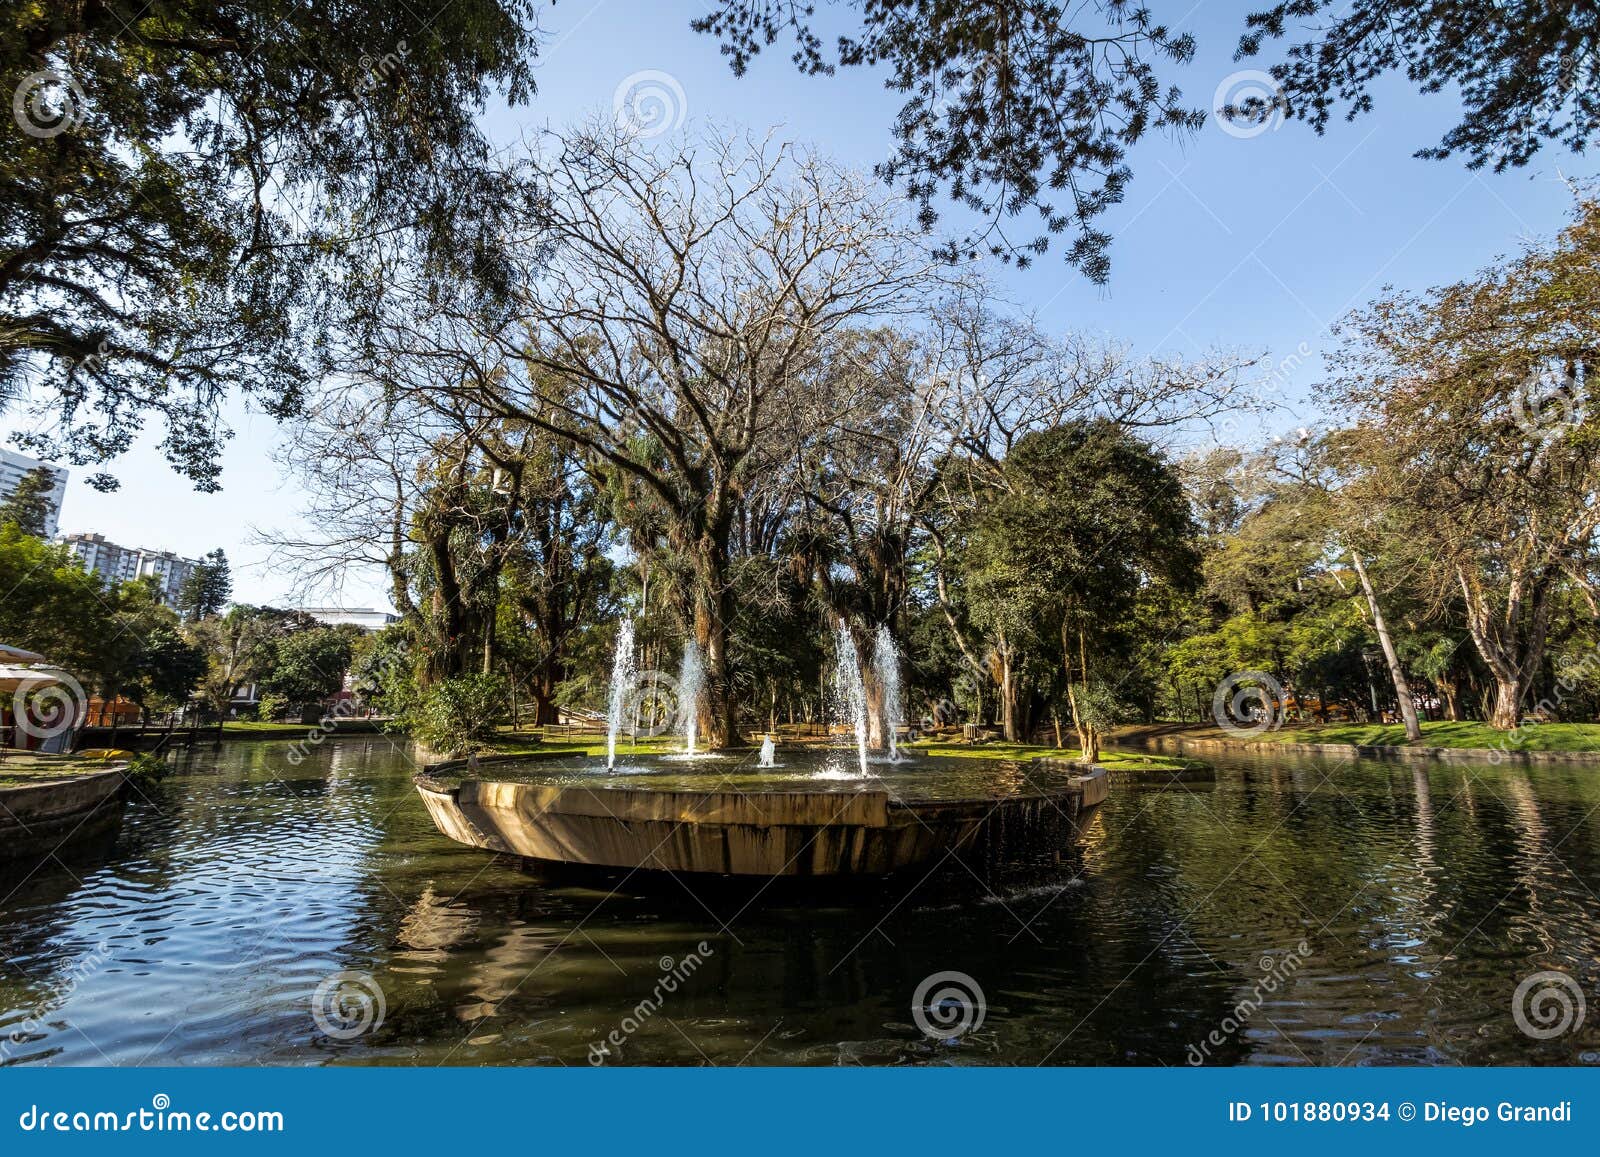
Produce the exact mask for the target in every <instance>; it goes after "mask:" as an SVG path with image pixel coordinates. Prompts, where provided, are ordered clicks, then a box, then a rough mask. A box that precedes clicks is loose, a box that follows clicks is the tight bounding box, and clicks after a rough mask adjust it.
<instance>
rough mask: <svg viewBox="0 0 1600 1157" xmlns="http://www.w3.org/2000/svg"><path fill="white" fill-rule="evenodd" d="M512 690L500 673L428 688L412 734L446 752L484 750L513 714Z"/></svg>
mask: <svg viewBox="0 0 1600 1157" xmlns="http://www.w3.org/2000/svg"><path fill="white" fill-rule="evenodd" d="M510 709H511V691H510V687H509V686H508V684H507V683H506V681H505V680H504V679H503V678H501V677H500V676H498V675H461V676H458V677H457V678H454V679H444V680H441V681H440V682H438V683H435V684H433V685H432V686H430V687H428V688H427V690H425V691H424V692H423V693H422V695H421V697H420V699H419V701H418V703H417V706H416V708H415V709H414V710H413V712H412V713H411V715H410V716H409V718H408V720H407V723H408V724H409V730H410V732H411V734H412V735H413V736H414V737H415V738H416V739H418V740H419V741H421V742H422V743H423V744H424V745H426V746H427V747H429V748H431V749H433V750H434V751H437V752H439V753H441V754H443V755H464V754H466V753H468V752H471V751H481V750H483V749H484V748H486V747H487V746H489V744H490V743H492V742H493V740H494V735H495V729H496V728H498V727H499V726H500V725H501V724H503V723H504V722H505V721H506V720H507V718H509V716H510Z"/></svg>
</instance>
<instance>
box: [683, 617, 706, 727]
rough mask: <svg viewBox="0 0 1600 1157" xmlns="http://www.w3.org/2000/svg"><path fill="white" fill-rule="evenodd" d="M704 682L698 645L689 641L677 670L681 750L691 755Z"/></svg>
mask: <svg viewBox="0 0 1600 1157" xmlns="http://www.w3.org/2000/svg"><path fill="white" fill-rule="evenodd" d="M705 682H706V668H705V663H704V662H703V661H702V660H701V658H700V645H699V644H698V643H696V642H695V641H694V640H693V639H690V640H689V642H688V643H687V644H685V645H684V648H683V664H682V665H681V666H680V667H679V668H678V710H679V711H681V712H682V713H683V750H684V753H685V754H686V755H693V754H694V753H695V751H694V745H695V739H696V737H697V734H698V732H699V730H700V692H701V689H702V688H704V686H705Z"/></svg>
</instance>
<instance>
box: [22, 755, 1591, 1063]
mask: <svg viewBox="0 0 1600 1157" xmlns="http://www.w3.org/2000/svg"><path fill="white" fill-rule="evenodd" d="M287 751H288V748H287V747H286V746H285V745H282V744H270V743H259V744H235V745H231V746H229V747H226V748H224V749H223V750H222V751H221V752H220V753H213V752H210V751H203V752H201V753H199V754H198V755H197V756H195V757H194V759H193V760H192V761H187V762H186V763H185V765H184V766H183V768H182V770H181V771H180V773H179V774H177V775H175V776H174V777H173V778H171V779H170V780H168V781H167V782H166V783H164V784H163V785H161V787H160V788H158V789H156V790H155V791H154V792H153V793H152V794H151V798H150V799H149V800H148V801H136V802H135V803H134V804H133V805H132V806H131V807H130V809H129V812H128V815H127V817H126V820H125V821H124V823H123V825H122V828H121V830H120V831H119V832H117V833H115V835H114V836H113V837H112V838H111V839H110V840H109V841H107V842H106V844H105V846H102V847H86V848H83V849H80V850H78V851H76V852H75V853H74V854H72V855H63V857H62V858H61V861H59V862H58V861H55V860H52V861H49V862H47V863H45V864H44V865H40V866H36V865H31V864H29V865H23V866H21V867H17V868H13V869H10V870H7V871H6V872H4V873H0V896H3V897H4V899H3V900H0V952H3V953H4V956H5V959H6V964H5V967H4V971H3V972H0V1010H6V1011H4V1012H3V1013H0V1060H3V1061H4V1062H5V1063H14V1064H18V1063H20V1064H41V1063H56V1064H68V1063H70V1064H105V1063H115V1064H139V1063H148V1064H228V1063H265V1064H300V1063H314V1064H315V1063H327V1062H339V1063H403V1064H437V1063H449V1064H484V1063H488V1064H506V1063H561V1062H564V1063H567V1064H584V1063H587V1062H588V1060H589V1049H590V1045H591V1044H592V1043H593V1042H595V1041H597V1040H599V1039H602V1038H604V1037H605V1036H606V1035H607V1034H608V1033H610V1032H612V1031H613V1030H614V1029H617V1028H618V1026H619V1025H620V1024H622V1023H623V1022H624V1021H625V1020H627V1019H628V1018H630V1016H632V1017H633V1023H634V1024H635V1027H634V1028H633V1029H632V1030H630V1031H629V1032H628V1033H627V1034H626V1041H625V1043H624V1044H623V1045H622V1046H621V1047H620V1048H619V1049H618V1048H614V1049H613V1050H612V1052H611V1055H610V1057H609V1060H610V1061H611V1062H612V1063H617V1062H621V1063H669V1064H703V1063H706V1062H708V1061H709V1062H713V1063H717V1064H734V1063H738V1062H740V1061H745V1062H747V1063H752V1064H754V1063H762V1064H836V1063H868V1064H878V1063H908V1062H910V1063H917V1062H930V1061H931V1062H940V1063H951V1062H953V1063H974V1064H1035V1063H1038V1062H1040V1061H1042V1060H1043V1061H1047V1062H1048V1063H1051V1064H1169V1065H1179V1064H1184V1063H1185V1062H1186V1059H1187V1058H1188V1057H1189V1056H1190V1055H1191V1054H1190V1051H1189V1046H1190V1045H1192V1044H1197V1043H1199V1042H1202V1041H1204V1040H1205V1039H1206V1037H1207V1036H1208V1034H1210V1033H1211V1032H1212V1031H1213V1030H1216V1029H1218V1027H1219V1026H1220V1025H1222V1024H1223V1023H1224V1022H1225V1021H1226V1020H1228V1019H1229V1017H1230V1013H1231V1012H1232V1011H1233V1010H1234V1009H1235V1008H1236V1006H1237V1005H1238V1004H1239V1002H1240V1001H1241V1000H1243V999H1245V998H1246V997H1249V996H1251V994H1252V993H1254V992H1256V991H1257V990H1258V989H1259V987H1260V984H1261V981H1262V979H1263V977H1264V975H1266V971H1272V970H1273V969H1278V970H1279V971H1278V975H1284V976H1285V979H1284V981H1283V983H1281V984H1278V985H1276V986H1275V991H1273V992H1270V993H1267V994H1265V999H1264V1000H1263V1002H1262V1004H1261V1006H1260V1008H1259V1010H1257V1011H1255V1012H1254V1013H1253V1015H1250V1016H1247V1017H1245V1018H1242V1023H1239V1024H1238V1025H1237V1027H1235V1028H1232V1029H1230V1030H1228V1031H1226V1032H1224V1033H1223V1034H1222V1036H1223V1043H1222V1044H1221V1045H1218V1046H1213V1047H1211V1048H1210V1049H1209V1050H1208V1052H1209V1055H1210V1057H1211V1059H1212V1060H1213V1061H1215V1062H1220V1063H1235V1062H1254V1063H1267V1064H1306V1063H1308V1062H1309V1063H1315V1064H1338V1063H1346V1062H1352V1063H1353V1062H1393V1063H1437V1062H1443V1063H1455V1062H1464V1063H1474V1064H1493V1063H1553V1064H1579V1063H1586V1062H1588V1061H1590V1060H1593V1059H1594V1058H1595V1057H1596V1055H1597V1054H1600V1024H1597V1022H1600V1017H1590V1018H1589V1019H1588V1020H1587V1021H1586V1022H1585V1024H1584V1025H1583V1026H1582V1027H1581V1028H1579V1029H1577V1030H1576V1031H1573V1032H1569V1033H1566V1034H1564V1035H1562V1036H1559V1037H1556V1038H1554V1039H1551V1040H1546V1041H1538V1040H1534V1039H1531V1038H1529V1037H1528V1036H1525V1035H1524V1034H1522V1033H1521V1032H1519V1031H1518V1030H1517V1028H1516V1025H1515V1023H1514V1022H1513V1019H1512V1016H1511V1005H1512V996H1513V992H1514V991H1515V989H1516V987H1517V984H1518V982H1519V981H1520V980H1521V979H1522V978H1523V977H1525V976H1527V975H1528V974H1530V973H1532V972H1535V971H1539V970H1541V969H1560V970H1562V971H1565V972H1567V973H1569V974H1570V975H1572V976H1573V977H1575V978H1577V979H1578V980H1579V981H1580V982H1581V983H1582V985H1583V987H1584V989H1585V991H1586V993H1587V994H1588V996H1589V1000H1590V1004H1591V1006H1593V1004H1594V1001H1595V998H1596V988H1595V986H1596V982H1597V980H1600V963H1597V962H1600V926H1597V920H1596V916H1597V910H1600V901H1597V900H1596V893H1600V818H1597V814H1600V813H1597V810H1596V809H1597V808H1600V771H1595V770H1584V769H1577V768H1553V769H1517V768H1498V769H1495V768H1486V767H1484V768H1478V767H1460V766H1443V765H1441V766H1436V767H1427V768H1412V767H1408V766H1403V765H1389V764H1371V763H1362V764H1359V765H1342V766H1335V765H1331V764H1330V765H1323V764H1319V763H1316V762H1314V761H1308V760H1278V761H1272V762H1267V761H1260V760H1243V759H1241V760H1232V761H1228V762H1226V763H1225V765H1224V766H1223V768H1222V772H1221V775H1220V777H1219V781H1218V782H1217V783H1216V784H1215V785H1211V784H1185V785H1182V786H1181V787H1178V788H1174V789H1169V790H1163V791H1155V790H1148V789H1132V788H1123V789H1117V790H1114V791H1113V794H1112V797H1111V799H1110V800H1108V801H1107V803H1106V804H1105V805H1104V806H1103V807H1101V808H1100V809H1099V812H1098V814H1097V815H1095V817H1094V818H1093V819H1092V821H1091V822H1090V824H1089V826H1088V828H1087V830H1086V832H1085V833H1084V839H1083V842H1082V846H1081V848H1080V849H1079V850H1078V851H1077V852H1076V853H1074V854H1070V855H1068V856H1066V857H1064V858H1063V861H1062V862H1061V864H1059V865H1041V866H1037V867H1034V868H1031V869H1029V870H1027V871H1025V872H1019V873H1017V874H1016V875H1015V876H1014V877H1009V878H1007V879H1004V880H1001V881H999V882H998V883H997V885H996V887H995V889H994V890H990V889H989V888H987V887H986V886H985V885H983V884H982V883H980V882H978V881H976V880H972V879H970V878H967V879H952V878H949V875H948V874H946V876H944V877H941V878H939V879H936V880H934V881H930V882H928V883H926V884H919V883H918V882H917V881H909V882H907V883H906V884H903V885H901V886H899V887H887V888H866V887H857V888H855V889H854V890H850V891H845V892H839V891H835V892H831V893H824V894H813V895H803V894H799V893H792V892H780V891H769V892H767V893H764V894H762V895H760V896H759V897H753V896H752V891H753V889H750V888H743V889H741V888H720V887H703V886H700V885H698V884H695V883H692V882H688V881H674V880H671V879H668V880H665V881H658V882H656V883H655V885H654V886H652V887H649V888H646V889H644V890H642V891H641V890H637V889H635V888H634V887H633V886H632V885H633V884H634V883H637V881H633V882H630V885H629V886H628V888H627V889H626V890H624V891H622V892H619V893H616V894H611V893H610V892H608V891H607V888H606V886H605V882H604V881H600V880H596V879H594V878H592V877H583V878H577V879H574V878H568V877H558V878H544V879H535V878H532V877H529V876H527V875H524V874H523V873H521V872H519V871H517V870H514V869H513V868H512V867H511V866H509V865H507V864H505V863H503V862H500V861H497V860H495V859H494V858H493V857H490V856H487V855H485V854H483V853H481V852H477V851H474V850H473V849H469V848H465V847H460V846H458V845H455V844H453V843H451V842H449V841H447V840H445V839H444V838H442V837H441V836H439V835H438V834H437V833H436V832H435V831H434V829H433V827H432V825H431V824H430V823H429V822H428V819H427V817H426V815H425V814H424V812H423V809H422V807H421V805H420V803H419V801H418V800H417V798H416V796H415V794H414V792H413V790H412V787H411V784H410V776H411V774H412V772H413V770H414V769H413V766H412V764H411V763H410V761H409V759H408V758H407V757H406V754H405V753H404V752H403V751H400V750H397V749H394V748H392V747H391V745H390V744H389V743H388V742H386V741H383V740H345V741H340V742H337V743H329V744H325V745H324V746H322V747H321V748H319V749H317V751H316V752H315V753H314V754H313V755H312V756H311V757H310V758H308V759H306V760H305V761H304V762H303V763H301V764H299V765H298V766H291V765H290V763H289V761H288V760H287V759H286V758H285V757H286V755H287ZM30 869H31V870H30ZM912 885H916V886H915V887H913V886H912ZM1302 941H1304V942H1305V944H1306V947H1307V954H1306V956H1305V959H1304V961H1303V962H1301V963H1298V965H1297V967H1295V968H1294V969H1293V970H1292V971H1291V972H1288V973H1284V972H1283V971H1282V964H1283V961H1284V960H1285V958H1286V957H1287V956H1288V955H1290V954H1294V953H1295V952H1296V948H1297V946H1298V945H1299V944H1300V943H1301V942H1302ZM701 942H704V943H705V945H706V948H707V949H708V952H707V953H706V955H705V956H704V958H703V960H701V961H700V962H699V963H698V964H697V966H696V968H695V969H694V970H693V972H692V975H688V976H687V979H685V980H683V981H682V982H681V983H679V984H677V985H676V990H675V991H673V992H672V993H671V994H670V995H669V996H667V998H666V999H665V1001H664V1002H663V1003H662V1004H661V1006H660V1008H659V1010H658V1011H655V1012H653V1013H651V1014H650V1015H646V1016H644V1017H638V1016H637V1015H636V1014H637V1010H638V1007H639V1004H640V1002H641V1001H642V1000H644V999H646V998H647V997H649V996H651V994H652V992H653V991H654V990H655V988H656V986H657V984H658V981H659V980H660V979H661V977H662V976H663V974H664V973H663V970H664V969H669V970H670V969H671V968H673V967H679V966H681V963H682V962H683V961H684V960H685V959H686V958H687V955H688V954H690V953H694V952H696V951H697V946H698V945H699V944H701ZM1264 969H1265V970H1266V971H1264ZM341 971H350V972H356V973H368V974H370V975H371V977H372V978H373V979H374V981H375V982H376V983H377V985H378V986H379V988H381V991H382V994H383V1002H384V1009H383V1013H384V1015H383V1020H382V1023H381V1024H380V1025H378V1026H377V1027H375V1028H373V1029H372V1030H371V1031H368V1032H365V1033H363V1034H361V1035H358V1036H351V1037H348V1038H345V1037H341V1036H339V1035H330V1033H329V1032H327V1031H325V1028H326V1025H323V1026H319V1024H318V1023H317V1020H316V1019H315V1018H314V1016H313V994H314V993H315V992H316V990H317V987H318V985H319V983H322V982H323V981H324V980H325V979H326V978H328V977H329V976H331V975H333V974H336V973H339V972H341ZM941 971H960V972H964V973H967V974H969V975H970V976H971V977H972V978H973V979H974V980H975V981H976V982H977V983H978V984H979V985H980V986H981V987H982V989H983V992H984V994H985V997H986V1001H987V1011H986V1016H985V1019H984V1021H983V1024H982V1026H981V1028H979V1029H978V1030H977V1031H976V1032H973V1033H969V1034H967V1035H966V1036H963V1037H961V1038H960V1039H959V1040H956V1041H952V1042H935V1041H932V1040H930V1039H929V1038H928V1037H926V1036H925V1035H924V1034H923V1033H922V1032H921V1031H920V1030H919V1029H918V1028H917V1027H916V1025H915V1024H914V1023H913V1020H912V1010H911V998H912V993H913V992H914V991H915V990H916V988H917V986H918V984H919V982H921V981H922V980H923V979H924V978H925V977H927V976H928V975H929V974H931V973H935V972H941ZM1592 1011H1593V1008H1592V1007H1591V1012H1592Z"/></svg>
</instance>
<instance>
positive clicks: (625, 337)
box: [383, 125, 939, 744]
mask: <svg viewBox="0 0 1600 1157" xmlns="http://www.w3.org/2000/svg"><path fill="white" fill-rule="evenodd" d="M545 164H546V168H547V170H548V173H549V178H548V179H549V204H548V211H547V213H545V214H542V216H541V221H540V229H541V232H540V238H541V241H542V243H541V244H540V245H539V246H537V247H534V246H530V247H528V249H527V250H526V251H525V253H524V259H525V260H526V262H527V263H528V270H527V276H526V289H525V291H524V292H523V295H522V299H521V303H520V306H521V308H520V309H519V310H518V311H517V316H515V317H514V318H512V319H511V320H510V321H509V322H508V323H506V324H497V325H494V326H492V327H489V326H485V325H483V324H482V319H480V318H477V317H472V316H466V315H460V314H453V313H451V312H450V310H449V308H448V307H443V308H433V309H424V308H421V307H420V303H418V307H417V308H415V309H413V310H412V311H405V312H401V311H397V312H395V313H394V314H393V315H392V316H391V317H390V318H389V320H388V323H387V324H386V326H385V327H384V330H383V341H384V342H385V343H387V344H388V345H389V346H390V347H391V349H396V350H403V351H405V352H406V353H407V354H408V355H410V356H409V358H408V359H406V360H407V362H408V364H407V367H406V369H405V370H404V371H403V381H398V382H397V383H396V384H398V385H400V386H401V387H402V388H404V389H406V390H408V391H409V392H410V395H411V396H413V397H416V398H418V399H420V400H422V401H424V402H426V404H429V405H431V406H434V407H435V408H438V409H440V410H442V411H444V412H448V413H451V414H452V415H454V416H455V417H457V418H458V419H459V418H462V417H465V416H468V415H469V414H470V413H471V412H473V411H476V412H479V413H482V414H488V415H494V416H499V417H504V418H512V419H515V420H518V421H523V422H526V423H528V424H529V425H530V426H532V427H534V428H535V429H538V430H542V431H544V432H545V433H546V434H548V435H550V436H552V437H555V438H559V439H561V440H563V441H565V442H567V443H568V444H570V445H572V446H575V447H578V448H580V449H581V450H582V451H583V452H584V453H585V454H587V455H590V456H592V457H593V458H594V459H595V460H596V461H597V462H598V463H603V464H604V465H605V466H606V467H608V468H609V469H612V470H615V471H618V472H620V473H621V474H623V475H625V476H627V477H628V478H631V479H633V480H634V481H635V482H636V483H638V484H639V485H640V486H641V487H642V488H643V490H644V492H645V493H647V494H648V495H649V496H650V498H651V500H652V501H653V502H654V503H655V504H657V505H658V506H659V507H660V509H661V510H662V511H663V513H664V516H665V524H666V526H667V528H668V532H669V534H670V536H671V538H672V540H673V542H674V545H675V547H676V548H677V549H678V550H679V551H680V552H681V553H682V555H683V557H684V558H685V559H686V560H687V563H688V567H689V571H690V573H691V575H692V579H693V591H692V607H693V631H694V638H695V641H696V642H697V643H698V644H699V646H700V648H701V650H702V651H703V653H704V656H705V668H706V675H707V691H706V696H705V701H704V703H703V704H702V733H703V734H705V735H706V736H707V737H708V739H709V740H710V741H711V742H713V743H716V744H722V743H726V742H728V740H729V739H730V738H731V737H732V736H733V735H734V734H735V719H734V710H733V703H732V697H731V696H730V694H729V669H728V626H729V623H730V622H731V620H732V617H733V610H734V607H733V604H732V584H731V581H730V573H729V566H730V558H731V553H730V552H731V543H732V541H733V535H734V529H735V525H736V521H737V518H738V513H739V504H740V500H741V498H742V496H744V495H745V494H747V493H748V492H749V490H750V489H751V487H752V486H753V485H754V484H755V482H756V481H757V476H758V474H759V472H760V471H761V469H762V468H763V467H764V466H765V465H766V464H767V463H768V462H769V460H770V456H769V455H768V454H766V453H764V452H763V451H762V447H763V446H764V445H765V444H766V441H767V439H768V438H769V437H770V436H771V433H772V429H773V425H774V419H775V418H776V416H777V415H778V414H779V412H780V401H779V400H780V399H781V398H783V397H785V396H786V395H788V394H791V393H792V392H793V391H796V390H799V389H803V388H804V383H805V380H806V372H807V370H808V369H809V368H811V367H813V366H815V364H816V363H817V360H818V358H819V357H821V356H822V353H823V351H824V349H825V346H826V338H827V337H828V335H830V334H831V333H833V332H834V331H836V330H838V329H840V328H842V327H844V326H847V325H851V324H859V323H861V322H863V321H869V320H875V319H876V320H886V319H889V318H892V317H894V316H896V315H899V314H903V313H906V312H908V311H911V310H914V309H916V308H917V305H918V303H919V301H921V300H922V299H923V296H924V294H925V292H926V290H927V287H928V286H929V285H930V284H931V283H932V282H933V280H934V279H936V278H937V277H938V270H939V266H938V264H937V263H936V262H935V261H934V260H933V259H932V258H931V257H930V256H929V255H928V253H927V252H926V250H925V248H924V246H923V245H922V243H921V239H920V237H919V234H918V230H917V228H916V226H915V224H914V223H912V222H910V221H908V220H907V218H906V215H905V214H904V212H903V206H902V205H901V204H899V203H898V202H897V201H896V200H894V199H893V198H892V197H891V196H889V195H888V194H886V193H885V192H884V191H883V190H882V189H881V188H879V187H877V186H876V185H875V184H874V183H873V182H871V181H870V180H869V179H867V178H864V177H861V176H858V175H856V174H854V173H851V172H849V171H848V170H845V169H843V168H841V167H839V166H837V165H835V164H833V163H831V162H829V161H827V160H825V159H823V158H821V157H819V156H817V155H815V154H813V153H811V152H808V151H806V150H804V149H800V148H796V147H794V146H791V145H787V144H783V143H776V142H773V141H771V140H760V139H754V138H750V137H746V136H732V137H721V138H708V139H705V140H703V141H700V142H698V143H695V144H691V145H689V146H686V147H684V148H682V149H680V150H677V151H652V150H651V149H650V148H648V147H646V144H645V142H642V141H640V140H638V139H637V138H635V137H631V136H629V135H627V134H625V133H621V132H619V131H618V130H617V129H616V128H615V127H613V126H610V125H604V126H591V127H590V128H588V129H586V130H584V131H582V132H579V133H575V134H572V135H569V136H567V137H565V138H558V139H555V140H554V144H553V148H551V149H550V150H549V155H548V157H547V158H545ZM784 409H785V410H786V412H788V413H790V414H793V413H800V412H804V411H803V409H801V408H796V407H792V406H790V407H784Z"/></svg>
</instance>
